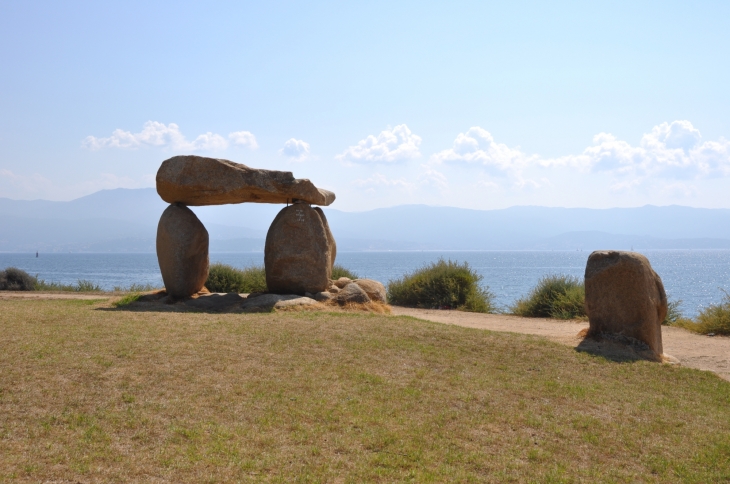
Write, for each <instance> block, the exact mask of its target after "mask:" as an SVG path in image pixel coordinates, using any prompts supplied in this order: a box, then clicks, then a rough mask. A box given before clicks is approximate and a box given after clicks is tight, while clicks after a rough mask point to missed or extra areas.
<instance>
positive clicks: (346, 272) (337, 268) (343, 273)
mask: <svg viewBox="0 0 730 484" xmlns="http://www.w3.org/2000/svg"><path fill="white" fill-rule="evenodd" d="M340 277H347V278H348V279H352V280H353V281H354V280H355V279H359V277H360V276H358V275H357V274H355V273H354V272H352V271H351V270H350V269H347V268H345V267H342V266H341V265H339V264H335V265H334V266H333V267H332V280H334V281H336V280H337V279H339V278H340Z"/></svg>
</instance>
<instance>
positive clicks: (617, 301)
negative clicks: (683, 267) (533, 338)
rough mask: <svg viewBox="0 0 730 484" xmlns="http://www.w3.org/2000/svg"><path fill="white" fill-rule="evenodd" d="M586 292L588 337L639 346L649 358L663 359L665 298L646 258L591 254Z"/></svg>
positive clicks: (629, 253)
mask: <svg viewBox="0 0 730 484" xmlns="http://www.w3.org/2000/svg"><path fill="white" fill-rule="evenodd" d="M585 290H586V298H585V309H586V314H587V315H588V322H589V328H588V337H590V338H595V339H608V340H609V341H610V340H613V341H616V342H620V343H624V344H626V343H628V344H629V345H634V346H638V347H639V348H637V349H639V350H646V351H648V352H649V353H650V357H651V359H655V360H658V361H661V360H662V358H663V347H662V321H664V318H666V316H667V295H666V293H665V292H664V284H663V283H662V280H661V278H660V277H659V275H658V274H657V273H656V272H654V270H653V269H652V267H651V264H649V260H648V259H647V258H646V257H644V256H643V255H641V254H637V253H635V252H623V251H614V250H611V251H595V252H593V253H591V255H590V256H589V257H588V262H587V264H586V271H585ZM667 358H671V357H667Z"/></svg>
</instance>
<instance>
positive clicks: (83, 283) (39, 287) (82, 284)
mask: <svg viewBox="0 0 730 484" xmlns="http://www.w3.org/2000/svg"><path fill="white" fill-rule="evenodd" d="M35 290H36V291H67V292H103V291H104V290H103V289H102V288H101V286H99V285H98V284H95V283H93V282H91V281H89V280H86V279H79V281H78V282H77V283H76V284H62V283H60V282H46V281H44V280H43V279H39V280H38V281H37V282H36V285H35Z"/></svg>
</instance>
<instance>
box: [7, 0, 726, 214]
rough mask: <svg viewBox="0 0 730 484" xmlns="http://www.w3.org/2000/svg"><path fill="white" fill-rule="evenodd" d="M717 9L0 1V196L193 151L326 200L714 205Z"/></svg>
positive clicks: (143, 176) (73, 191)
mask: <svg viewBox="0 0 730 484" xmlns="http://www.w3.org/2000/svg"><path fill="white" fill-rule="evenodd" d="M728 18H730V3H728V2H668V1H665V2H551V3H548V2H491V3H490V2H438V3H436V2H432V3H430V2H423V1H421V2H308V3H304V2H302V3H291V2H251V3H246V2H205V3H203V2H199V3H192V2H151V1H146V2H134V1H127V2H114V3H112V2H72V1H69V2H33V1H23V2H20V1H8V0H6V1H4V2H2V3H0V65H1V66H2V73H1V74H0V153H1V154H0V197H9V198H18V199H34V198H45V199H53V200H68V199H72V198H76V197H78V196H82V195H85V194H88V193H92V192H94V191H96V190H99V189H102V188H116V187H130V188H132V187H145V186H153V185H154V174H155V172H156V170H157V167H158V166H159V164H160V162H161V161H162V160H164V159H166V158H168V157H170V156H173V155H175V154H182V153H195V154H200V155H205V156H215V157H221V158H227V159H231V160H233V161H237V162H241V163H245V164H247V165H250V166H253V167H259V168H269V169H279V170H290V171H293V172H294V174H295V176H297V177H306V178H310V179H311V180H312V181H314V182H315V183H316V184H317V185H319V186H323V187H326V188H329V189H332V190H333V191H335V192H336V193H337V195H338V200H337V201H336V202H335V204H334V205H333V207H334V208H339V209H342V210H367V209H370V208H376V207H385V206H392V205H398V204H404V203H427V204H432V205H450V206H460V207H469V208H477V209H490V208H501V207H507V206H512V205H546V206H568V207H597V208H601V207H615V206H638V205H644V204H647V203H651V204H656V205H668V204H681V205H690V206H699V207H730V196H729V195H728V193H727V192H728V190H727V189H726V187H727V186H728V183H730V142H729V141H728V139H729V138H730V115H729V113H730V109H729V108H730V88H728V86H730V62H728V59H730V29H728V28H727V19H728Z"/></svg>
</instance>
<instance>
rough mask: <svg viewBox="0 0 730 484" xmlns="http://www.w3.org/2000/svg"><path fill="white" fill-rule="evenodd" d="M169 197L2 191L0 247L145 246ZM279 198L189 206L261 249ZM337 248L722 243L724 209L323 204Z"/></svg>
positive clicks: (224, 248)
mask: <svg viewBox="0 0 730 484" xmlns="http://www.w3.org/2000/svg"><path fill="white" fill-rule="evenodd" d="M166 206H167V204H166V203H165V202H163V201H162V200H160V198H159V196H158V195H157V193H156V192H155V190H154V189H152V188H147V189H138V190H129V189H117V190H103V191H100V192H97V193H94V194H92V195H88V196H86V197H82V198H79V199H76V200H73V201H70V202H49V201H45V200H33V201H25V200H9V199H0V251H22V252H32V251H36V250H41V251H87V252H130V251H131V252H153V251H154V244H155V232H156V227H157V221H158V220H159V217H160V214H161V213H162V211H163V210H164V209H165V207H166ZM281 208H282V207H281V206H280V205H268V204H241V205H224V206H216V207H193V210H194V211H195V212H196V213H197V214H198V216H199V217H200V219H201V220H202V221H203V223H204V224H205V226H206V227H207V229H208V232H209V234H210V238H211V251H212V252H239V251H244V252H245V251H252V250H253V251H260V250H263V246H264V240H263V239H264V237H265V236H266V230H267V229H268V226H269V224H270V223H271V221H272V220H273V219H274V216H275V215H276V213H277V212H278V211H279V210H281ZM325 212H326V214H327V218H328V220H329V222H330V226H331V227H332V231H333V233H334V235H335V238H336V239H337V241H338V246H339V248H340V250H345V251H346V250H438V249H443V250H490V249H498V250H508V249H513V250H531V249H539V250H576V249H581V250H593V249H596V248H616V249H630V248H631V247H634V248H636V249H639V248H641V249H651V248H656V249H692V248H694V249H703V248H730V210H727V209H698V208H689V207H681V206H668V207H654V206H645V207H638V208H614V209H606V210H595V209H583V208H578V209H574V208H549V207H511V208H507V209H503V210H467V209H460V208H451V207H429V206H426V205H403V206H398V207H391V208H383V209H376V210H371V211H367V212H341V211H339V210H336V209H331V208H327V209H325Z"/></svg>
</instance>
